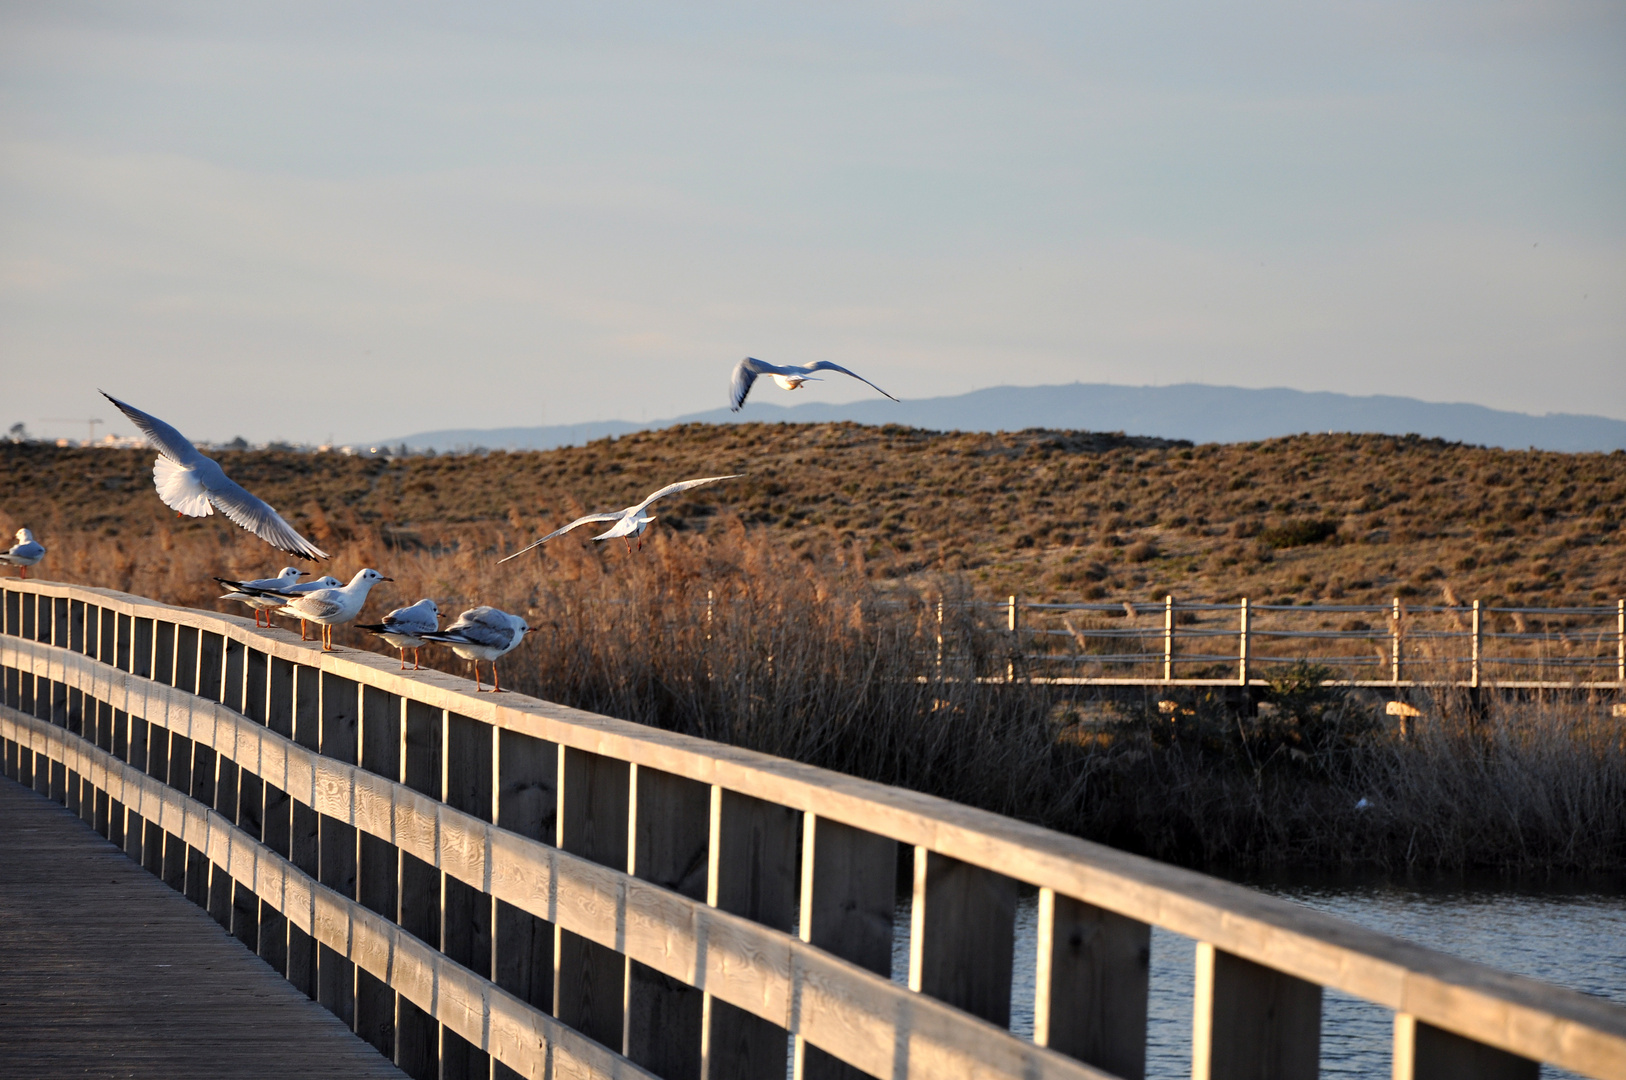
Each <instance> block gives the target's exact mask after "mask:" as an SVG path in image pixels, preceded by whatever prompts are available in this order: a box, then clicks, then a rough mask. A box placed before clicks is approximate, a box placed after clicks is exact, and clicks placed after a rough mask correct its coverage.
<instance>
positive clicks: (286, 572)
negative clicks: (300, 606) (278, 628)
mask: <svg viewBox="0 0 1626 1080" xmlns="http://www.w3.org/2000/svg"><path fill="white" fill-rule="evenodd" d="M307 573H309V571H308V570H301V569H300V568H299V567H297V566H284V567H283V568H282V570H281V572H280V573H278V574H277V576H276V577H268V578H255V579H254V580H253V581H233V580H231V579H230V578H223V577H217V578H215V580H216V581H218V582H220V584H222V585H224V586H226V588H227V589H228V590H230V591H229V592H227V593H226V595H224V596H222V597H221V598H220V599H222V600H236V601H239V602H240V603H244V604H247V605H248V606H249V607H251V608H253V609H254V625H255V626H259V625H260V616H261V615H262V614H263V613H265V612H267V611H274V610H276V609H277V608H279V607H281V606H282V605H283V604H285V603H287V602H288V601H287V600H286V599H285V598H283V597H281V596H265V595H264V594H256V593H249V592H244V591H243V586H245V585H246V586H248V587H249V588H251V589H286V588H288V586H290V585H297V584H298V583H299V579H300V578H302V577H304V576H305V575H306V574H307ZM335 584H336V583H335ZM265 625H266V626H270V625H271V616H269V615H266V616H265Z"/></svg>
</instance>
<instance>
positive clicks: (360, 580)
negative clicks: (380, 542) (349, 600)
mask: <svg viewBox="0 0 1626 1080" xmlns="http://www.w3.org/2000/svg"><path fill="white" fill-rule="evenodd" d="M394 580H395V579H394V578H390V577H385V576H384V575H383V574H380V573H379V572H378V571H377V570H374V569H373V568H372V567H368V568H367V569H365V570H357V571H356V576H355V577H353V578H351V579H350V584H352V585H364V586H366V587H367V588H369V589H370V588H372V587H373V586H374V585H377V584H378V583H379V582H380V581H394Z"/></svg>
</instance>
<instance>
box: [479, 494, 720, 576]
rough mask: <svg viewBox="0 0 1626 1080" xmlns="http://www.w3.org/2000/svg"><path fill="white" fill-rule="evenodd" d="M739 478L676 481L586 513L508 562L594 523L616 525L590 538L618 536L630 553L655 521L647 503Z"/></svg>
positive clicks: (511, 557) (611, 538)
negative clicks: (635, 499)
mask: <svg viewBox="0 0 1626 1080" xmlns="http://www.w3.org/2000/svg"><path fill="white" fill-rule="evenodd" d="M742 475H744V474H743V473H733V474H731V475H729V476H706V477H702V478H701V479H699V480H679V481H678V482H677V483H675V484H667V485H666V486H665V487H663V488H661V489H660V490H659V491H657V492H655V493H654V494H653V495H650V496H648V497H646V498H645V499H644V501H643V502H641V503H638V504H637V505H636V506H629V507H627V508H626V509H625V510H610V511H607V512H606V513H603V514H588V515H587V516H586V517H579V518H577V519H576V520H575V521H572V522H571V523H570V524H569V525H566V526H565V527H564V528H562V529H555V530H553V531H552V532H550V533H549V534H548V535H546V536H544V537H543V538H542V539H540V540H538V541H537V542H536V543H534V544H532V545H530V547H526V548H523V549H521V550H519V551H516V552H514V553H513V554H512V555H510V556H508V559H517V558H519V557H520V556H521V555H523V554H525V552H527V551H530V550H531V548H534V547H541V546H542V545H543V544H545V543H547V542H548V541H549V540H552V539H553V538H554V537H555V536H563V535H564V534H565V533H567V532H569V531H570V530H571V529H574V528H576V527H577V526H578V525H586V524H588V523H589V522H593V521H613V522H615V524H614V525H613V526H611V527H610V528H609V529H607V530H605V531H604V532H601V533H599V534H598V535H597V536H595V537H593V539H594V540H613V539H614V538H615V537H617V536H619V537H621V538H622V539H623V540H626V542H627V550H629V551H630V550H632V539H631V538H632V537H635V536H636V537H639V538H640V539H639V540H638V546H639V547H640V548H642V547H643V546H644V541H643V539H642V537H643V535H644V530H645V529H647V528H649V523H650V522H652V521H654V520H655V515H654V514H646V513H644V511H645V510H647V509H649V504H650V503H652V502H654V501H655V500H656V499H664V498H666V496H668V495H676V494H677V493H678V492H680V491H688V490H689V489H690V488H697V487H699V486H701V485H702V484H715V483H716V482H717V481H719V480H734V479H737V478H738V477H740V476H742ZM508 559H498V560H497V561H498V562H499V563H505V562H507V561H508Z"/></svg>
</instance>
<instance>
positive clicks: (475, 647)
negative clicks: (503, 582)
mask: <svg viewBox="0 0 1626 1080" xmlns="http://www.w3.org/2000/svg"><path fill="white" fill-rule="evenodd" d="M535 629H536V627H534V626H527V625H525V620H524V619H522V618H520V617H519V616H518V615H510V614H508V612H506V611H501V610H498V609H497V608H494V607H477V608H470V609H469V610H467V611H465V612H464V613H463V614H461V615H459V616H458V617H457V621H456V622H454V623H453V624H452V625H450V626H448V627H447V628H446V629H444V630H441V631H439V632H437V633H428V634H422V635H419V636H421V637H422V638H423V639H424V640H425V641H438V642H440V643H441V644H442V645H450V646H451V648H452V651H453V652H454V653H456V654H457V655H459V656H461V657H462V658H463V659H465V660H473V661H474V692H475V693H476V694H478V693H481V692H482V691H483V689H484V688H483V687H482V686H481V685H480V661H482V660H489V661H490V662H491V692H492V693H493V694H500V693H502V687H501V686H499V685H498V683H497V658H498V657H500V656H506V655H508V654H509V653H511V652H513V651H514V649H515V648H516V647H518V645H519V643H520V642H522V641H524V640H525V635H526V634H528V633H530V632H531V631H532V630H535Z"/></svg>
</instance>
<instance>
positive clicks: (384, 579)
mask: <svg viewBox="0 0 1626 1080" xmlns="http://www.w3.org/2000/svg"><path fill="white" fill-rule="evenodd" d="M378 580H379V581H394V580H395V579H394V578H392V577H384V576H383V575H379V578H378Z"/></svg>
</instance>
